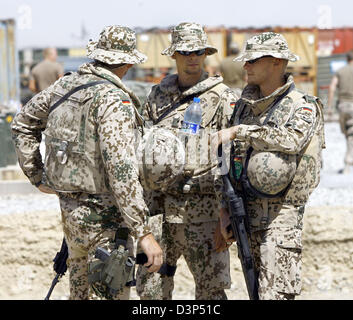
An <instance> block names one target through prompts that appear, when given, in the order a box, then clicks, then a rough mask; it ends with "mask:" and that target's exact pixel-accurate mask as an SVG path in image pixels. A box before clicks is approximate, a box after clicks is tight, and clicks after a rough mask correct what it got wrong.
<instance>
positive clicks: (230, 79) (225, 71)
mask: <svg viewBox="0 0 353 320" xmlns="http://www.w3.org/2000/svg"><path fill="white" fill-rule="evenodd" d="M238 54H239V46H238V44H237V43H235V42H232V43H231V44H230V46H229V55H228V56H227V57H226V58H224V59H223V60H222V62H221V64H220V66H219V69H220V72H221V75H222V77H223V79H224V80H223V83H224V84H225V85H227V86H228V87H230V88H232V89H239V90H243V88H244V86H245V82H246V72H245V71H244V69H243V64H244V63H242V62H237V61H233V60H234V58H236V57H237V56H238Z"/></svg>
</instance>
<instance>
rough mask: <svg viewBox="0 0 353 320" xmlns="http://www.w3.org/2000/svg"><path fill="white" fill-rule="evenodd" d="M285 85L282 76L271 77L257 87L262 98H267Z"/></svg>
mask: <svg viewBox="0 0 353 320" xmlns="http://www.w3.org/2000/svg"><path fill="white" fill-rule="evenodd" d="M285 84H286V80H285V78H284V77H283V76H281V77H278V78H274V77H272V78H271V79H269V80H268V81H266V82H265V83H263V84H261V85H259V87H260V92H261V95H262V97H268V96H269V95H271V94H272V93H273V92H275V91H276V90H277V89H278V88H280V87H283V86H284V85H285Z"/></svg>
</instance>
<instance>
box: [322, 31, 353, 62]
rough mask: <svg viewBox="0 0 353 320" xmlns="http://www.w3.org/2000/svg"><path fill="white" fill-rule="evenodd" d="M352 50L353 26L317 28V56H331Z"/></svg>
mask: <svg viewBox="0 0 353 320" xmlns="http://www.w3.org/2000/svg"><path fill="white" fill-rule="evenodd" d="M350 50H353V28H336V29H319V30H318V48H317V53H318V55H319V56H331V55H335V54H341V53H345V52H347V51H350Z"/></svg>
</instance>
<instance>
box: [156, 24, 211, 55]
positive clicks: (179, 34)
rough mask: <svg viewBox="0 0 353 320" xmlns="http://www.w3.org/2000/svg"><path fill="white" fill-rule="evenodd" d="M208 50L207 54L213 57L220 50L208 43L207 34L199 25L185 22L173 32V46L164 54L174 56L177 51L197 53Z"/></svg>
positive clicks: (163, 52)
mask: <svg viewBox="0 0 353 320" xmlns="http://www.w3.org/2000/svg"><path fill="white" fill-rule="evenodd" d="M201 49H207V51H206V54H207V55H209V56H210V55H212V54H214V53H216V52H218V50H217V49H216V48H215V47H212V46H211V45H210V44H208V43H207V34H206V32H205V31H204V30H203V28H202V26H201V25H200V24H198V23H188V22H183V23H180V24H179V25H177V26H176V27H174V28H173V30H172V44H171V45H170V46H169V47H168V48H167V49H165V50H163V51H162V54H163V55H165V56H170V57H171V56H172V55H173V54H174V52H175V51H196V50H201Z"/></svg>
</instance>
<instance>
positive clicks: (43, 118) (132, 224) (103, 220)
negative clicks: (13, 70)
mask: <svg viewBox="0 0 353 320" xmlns="http://www.w3.org/2000/svg"><path fill="white" fill-rule="evenodd" d="M88 57H89V58H92V59H94V62H92V63H87V64H83V65H82V66H81V67H80V68H79V70H78V72H74V73H71V74H70V75H66V76H64V77H62V78H61V79H59V80H58V81H57V82H56V83H54V84H53V85H52V86H50V87H49V88H48V89H46V90H44V91H42V92H40V93H39V94H37V95H36V96H35V97H33V99H32V100H31V101H29V102H28V103H27V104H26V105H25V106H24V107H23V108H22V110H21V111H20V113H18V114H17V115H16V117H15V119H14V121H13V125H12V131H13V139H14V142H15V147H16V151H17V154H18V159H19V164H20V166H21V168H22V170H23V171H24V173H25V174H26V176H27V177H28V178H29V180H30V182H31V183H32V184H33V185H35V186H36V187H38V188H39V190H40V191H42V192H45V193H57V194H58V196H59V200H60V207H61V212H62V222H63V229H64V234H65V240H66V242H67V245H68V252H69V257H68V260H67V263H68V268H69V272H70V299H80V300H81V299H88V297H89V287H90V286H89V279H88V278H89V275H88V265H89V263H90V262H91V261H92V260H93V256H94V253H95V251H96V249H97V247H98V246H100V247H103V249H106V250H113V249H114V247H115V246H116V240H119V241H120V240H121V241H123V242H124V243H125V245H126V248H127V249H128V250H129V254H130V255H133V239H132V236H133V237H134V238H135V239H138V240H139V244H140V246H141V248H142V250H143V251H144V252H145V253H146V255H147V258H148V262H147V263H146V265H147V266H148V271H149V272H154V271H158V270H159V268H160V266H161V265H162V260H163V256H162V250H161V248H160V247H159V245H158V243H157V242H156V241H155V239H154V237H153V235H152V234H151V233H150V229H149V227H148V226H147V224H146V216H147V214H148V209H147V206H146V204H145V201H144V199H143V189H142V187H141V185H140V182H139V176H138V164H137V160H136V155H135V149H134V147H135V143H136V134H137V132H138V131H137V128H139V127H140V126H141V125H142V121H141V118H140V116H139V114H138V112H137V110H136V107H139V100H138V98H137V97H136V96H135V94H134V93H133V92H131V91H130V90H129V89H128V88H127V87H125V86H124V84H123V83H122V81H121V79H122V78H123V76H124V75H125V74H126V72H127V71H128V70H129V69H130V68H131V67H132V65H134V64H136V63H143V62H145V60H146V56H145V55H143V54H142V53H140V52H138V51H137V50H136V36H135V32H134V31H132V30H131V29H129V28H127V27H122V26H109V27H106V28H104V29H103V31H102V32H101V34H100V38H99V41H98V42H93V41H90V43H89V44H88ZM82 86H85V87H83V88H82ZM77 88H80V90H78V91H74V92H73V91H72V90H73V89H77ZM69 92H71V93H72V95H71V96H69V97H67V94H68V93H69ZM63 97H64V99H65V100H64V101H63V102H62V103H61V104H60V105H57V103H58V101H62V100H61V99H62V98H63ZM43 131H44V134H45V143H46V157H45V164H44V166H45V172H44V169H43V163H42V159H41V156H40V153H39V145H40V142H41V134H42V132H43ZM126 227H127V228H128V230H129V235H128V236H127V235H126ZM124 230H125V235H126V236H125V238H124V239H123V238H122V237H121V238H120V236H119V237H117V239H115V237H116V236H117V235H118V232H117V231H122V233H124ZM115 276H117V277H118V278H119V274H117V275H115ZM93 288H94V290H95V293H97V294H99V295H102V296H103V297H106V298H113V299H128V298H129V293H130V291H129V288H128V287H126V286H125V282H124V286H123V288H122V290H120V291H118V292H115V293H114V294H113V293H112V294H109V293H107V290H106V288H105V287H104V285H103V286H100V285H99V284H98V285H95V286H93Z"/></svg>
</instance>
